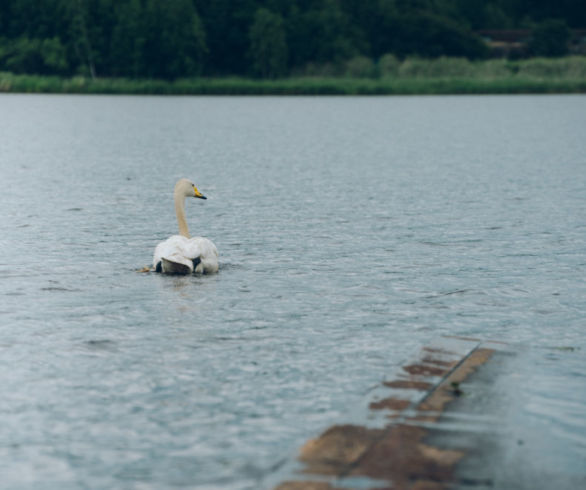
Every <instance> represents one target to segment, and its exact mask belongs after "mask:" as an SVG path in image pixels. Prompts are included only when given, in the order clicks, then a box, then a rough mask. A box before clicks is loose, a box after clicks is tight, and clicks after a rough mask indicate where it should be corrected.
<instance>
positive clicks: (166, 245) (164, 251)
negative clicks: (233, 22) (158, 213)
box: [153, 235, 189, 269]
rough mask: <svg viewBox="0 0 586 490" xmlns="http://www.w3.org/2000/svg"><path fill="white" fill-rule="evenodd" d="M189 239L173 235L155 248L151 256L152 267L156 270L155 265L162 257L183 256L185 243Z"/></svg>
mask: <svg viewBox="0 0 586 490" xmlns="http://www.w3.org/2000/svg"><path fill="white" fill-rule="evenodd" d="M188 240H189V239H188V238H185V237H184V236H181V235H173V236H172V237H169V238H167V239H166V240H165V241H164V242H161V243H159V244H158V245H157V246H156V247H155V253H154V255H153V267H154V268H155V269H156V268H157V264H158V263H159V262H161V259H162V258H163V257H165V258H169V257H170V256H171V255H176V254H178V255H184V250H183V249H184V247H185V242H187V241H188Z"/></svg>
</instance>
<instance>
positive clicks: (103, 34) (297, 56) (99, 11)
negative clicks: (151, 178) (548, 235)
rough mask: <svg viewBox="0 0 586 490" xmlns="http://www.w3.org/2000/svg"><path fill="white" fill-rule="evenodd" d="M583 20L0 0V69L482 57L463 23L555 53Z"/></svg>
mask: <svg viewBox="0 0 586 490" xmlns="http://www.w3.org/2000/svg"><path fill="white" fill-rule="evenodd" d="M584 26H586V9H585V8H584V0H531V1H529V0H43V1H38V0H2V1H0V71H1V70H4V71H10V72H13V73H31V74H45V75H75V74H83V75H91V76H92V77H96V76H108V77H111V76H115V77H148V78H162V79H176V78H179V77H192V76H198V75H213V76H217V75H245V76H250V75H253V76H259V77H263V78H273V77H279V76H283V75H287V74H291V73H310V72H311V70H312V67H314V69H315V70H317V69H318V68H315V67H319V70H320V71H321V72H320V74H331V73H328V72H327V70H328V69H329V70H335V67H336V66H339V65H340V64H341V63H346V66H349V67H350V70H357V71H358V72H360V71H364V70H369V69H371V67H370V65H369V63H370V64H372V61H371V60H372V59H376V60H379V59H380V60H381V61H382V62H384V60H385V56H386V57H387V58H386V59H390V60H391V62H392V59H393V58H392V57H391V58H389V55H391V54H392V55H394V57H396V58H399V59H403V58H405V57H407V56H412V55H417V56H421V57H430V58H435V57H440V56H457V57H466V58H468V59H478V58H482V57H483V56H484V55H485V49H486V48H485V46H484V44H483V43H482V41H481V40H480V38H479V37H478V36H477V35H475V34H474V31H475V30H478V29H483V28H518V27H525V28H533V29H535V32H536V33H537V34H539V35H538V36H537V37H536V42H535V43H534V48H535V50H536V52H537V53H539V54H543V55H546V56H547V55H558V54H563V51H564V39H567V36H568V32H569V31H568V27H584ZM564 36H565V37H564ZM560 40H561V41H560ZM349 60H351V62H350V63H349V64H348V62H349Z"/></svg>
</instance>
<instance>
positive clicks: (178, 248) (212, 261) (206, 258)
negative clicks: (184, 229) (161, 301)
mask: <svg viewBox="0 0 586 490" xmlns="http://www.w3.org/2000/svg"><path fill="white" fill-rule="evenodd" d="M163 258H164V259H166V260H165V261H163V260H162V259H163ZM170 262H171V263H176V264H181V266H178V267H177V268H176V269H177V270H175V268H173V267H172V266H170V265H169V263H170ZM153 267H154V269H155V270H156V271H158V272H166V273H170V274H188V273H191V272H198V273H203V274H212V273H215V272H218V268H219V265H218V249H217V248H216V246H215V245H214V244H213V242H212V241H211V240H209V239H207V238H204V237H195V238H187V237H184V236H182V235H173V236H172V237H170V238H168V239H167V240H165V241H164V242H161V243H159V244H158V245H157V247H156V248H155V253H154V255H153ZM170 267H171V268H172V269H173V270H171V269H170Z"/></svg>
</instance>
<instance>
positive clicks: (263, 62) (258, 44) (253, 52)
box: [249, 8, 287, 78]
mask: <svg viewBox="0 0 586 490" xmlns="http://www.w3.org/2000/svg"><path fill="white" fill-rule="evenodd" d="M249 39H250V49H249V57H250V60H251V62H252V72H253V73H254V74H255V75H257V76H260V77H263V78H275V77H278V76H282V75H284V74H285V73H286V71H287V40H286V37H285V29H284V27H283V18H282V17H281V16H280V15H279V14H274V13H272V12H271V11H270V10H268V9H265V8H260V9H258V10H257V11H256V14H255V16H254V22H253V23H252V26H251V27H250V32H249Z"/></svg>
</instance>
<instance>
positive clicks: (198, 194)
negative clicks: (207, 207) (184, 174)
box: [193, 186, 207, 199]
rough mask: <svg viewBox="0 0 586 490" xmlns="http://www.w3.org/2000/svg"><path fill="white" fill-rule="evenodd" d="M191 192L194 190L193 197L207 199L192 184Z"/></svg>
mask: <svg viewBox="0 0 586 490" xmlns="http://www.w3.org/2000/svg"><path fill="white" fill-rule="evenodd" d="M193 192H195V197H199V198H200V199H207V197H206V196H204V195H203V194H202V193H201V192H199V191H198V190H197V187H195V186H193Z"/></svg>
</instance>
